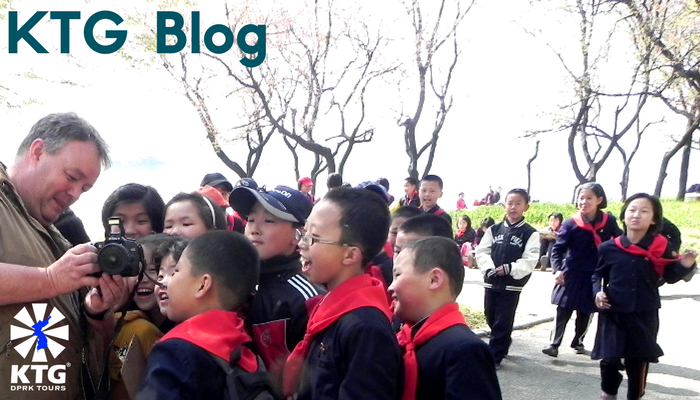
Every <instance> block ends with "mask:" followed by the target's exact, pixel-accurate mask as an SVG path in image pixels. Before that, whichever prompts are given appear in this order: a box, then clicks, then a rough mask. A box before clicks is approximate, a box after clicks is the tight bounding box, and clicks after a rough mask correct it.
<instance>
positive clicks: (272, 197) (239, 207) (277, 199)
mask: <svg viewBox="0 0 700 400" xmlns="http://www.w3.org/2000/svg"><path fill="white" fill-rule="evenodd" d="M256 202H258V203H260V204H261V205H262V206H263V208H265V210H266V211H267V212H269V213H270V214H272V215H274V216H275V217H277V218H279V219H281V220H284V221H289V222H295V223H299V224H304V223H306V218H308V216H309V214H311V209H312V208H313V206H314V205H313V203H311V200H310V199H309V196H307V195H305V194H304V193H302V192H300V191H298V190H296V189H292V188H290V187H288V186H277V187H275V188H274V189H272V190H265V189H259V190H255V189H251V188H248V187H245V186H239V187H237V188H235V189H233V192H231V195H230V196H229V203H231V207H233V209H234V210H236V211H238V212H239V213H240V214H241V215H243V216H247V215H248V214H249V213H250V210H252V209H253V206H254V205H255V203H256Z"/></svg>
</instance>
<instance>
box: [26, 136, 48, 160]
mask: <svg viewBox="0 0 700 400" xmlns="http://www.w3.org/2000/svg"><path fill="white" fill-rule="evenodd" d="M44 153H45V152H44V140H43V139H34V141H33V142H32V144H30V145H29V150H28V151H27V155H28V156H29V159H30V160H32V161H38V160H39V158H41V156H42V155H43V154H44Z"/></svg>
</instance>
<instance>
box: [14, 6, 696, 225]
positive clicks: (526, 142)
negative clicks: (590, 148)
mask: <svg viewBox="0 0 700 400" xmlns="http://www.w3.org/2000/svg"><path fill="white" fill-rule="evenodd" d="M132 3H133V4H138V2H137V1H132ZM527 3H528V2H523V1H521V0H508V1H501V2H493V1H482V2H480V3H479V4H477V6H476V7H475V8H474V9H473V10H472V11H471V13H470V14H469V15H468V16H467V18H466V20H465V22H464V25H463V27H462V30H461V31H460V46H462V47H461V49H462V55H461V57H460V60H459V64H458V65H457V77H456V78H455V82H454V91H453V95H454V106H453V109H452V111H451V113H450V114H449V115H448V117H447V121H446V123H445V126H444V128H443V131H442V133H441V136H440V139H439V144H438V149H437V154H436V159H435V162H434V165H433V168H432V170H431V173H435V174H438V175H440V176H441V177H442V178H443V180H444V181H445V189H444V195H443V198H442V199H441V201H440V202H439V203H440V204H441V205H442V206H443V208H446V209H453V208H454V206H455V202H456V199H457V194H458V193H459V192H464V193H465V199H466V200H467V202H468V203H470V202H471V201H473V200H474V199H477V198H481V197H483V196H484V194H485V193H486V192H487V190H488V187H489V185H492V186H493V187H494V188H495V187H497V186H501V187H503V188H504V190H505V191H507V190H509V189H511V188H514V187H525V186H526V185H527V180H526V179H527V176H526V169H525V167H526V163H527V160H528V159H529V158H530V157H532V155H533V154H534V148H535V143H534V140H532V139H521V138H519V137H521V136H522V135H523V134H524V133H525V132H526V131H528V130H533V129H542V128H543V127H544V128H547V127H550V126H551V117H549V114H550V113H552V112H554V111H556V110H557V104H558V103H560V102H561V99H562V96H563V93H564V91H565V88H566V85H565V84H566V78H565V73H564V70H563V69H562V68H561V65H560V64H558V61H557V59H556V58H555V57H554V55H553V54H552V52H551V50H549V49H548V48H547V47H546V46H545V45H544V43H543V41H542V40H538V39H536V38H534V37H533V36H531V35H529V34H527V33H526V32H525V30H524V29H523V27H524V26H527V27H528V29H531V30H532V29H535V30H541V31H543V32H548V34H549V35H550V36H549V37H556V38H557V39H558V40H560V42H557V43H565V42H564V40H563V39H561V38H560V36H563V34H564V33H565V32H564V31H561V32H560V30H561V29H562V28H561V24H558V23H553V22H552V21H548V20H547V18H544V17H542V16H538V15H537V14H536V13H533V12H532V11H528V10H527V8H526V5H527ZM105 4H109V3H106V2H104V1H102V2H101V1H93V2H90V3H89V4H86V3H85V2H81V1H65V2H56V1H50V2H49V1H17V2H15V9H16V10H19V11H20V13H22V14H21V15H22V17H21V18H25V19H26V18H28V15H31V13H33V12H34V11H38V10H59V9H64V10H81V12H82V18H83V20H84V19H87V18H88V16H89V15H91V14H92V13H94V12H95V11H96V10H100V9H110V7H108V6H105ZM272 4H273V6H274V2H273V3H272ZM61 7H62V8H61ZM25 13H26V14H25ZM45 18H47V17H45ZM58 30H59V27H58V24H56V23H54V24H51V23H48V22H47V21H46V20H42V21H41V22H40V23H39V24H37V26H36V27H35V28H34V29H33V30H32V32H35V33H36V34H35V36H36V37H37V39H38V40H39V41H40V42H41V43H42V44H45V47H47V48H48V47H49V46H54V47H55V48H57V47H58V44H59V42H58V34H57V32H58ZM6 32H7V21H6V20H5V21H0V76H3V77H5V78H6V79H8V82H9V83H11V85H9V87H10V88H11V89H12V90H14V91H15V92H17V97H18V98H25V99H26V98H34V99H36V100H37V101H38V103H37V104H31V105H25V106H22V107H19V108H0V126H2V131H1V132H2V133H0V160H1V161H3V162H4V163H5V164H10V163H11V162H12V159H13V158H14V153H15V151H16V149H17V146H18V144H19V143H20V141H21V140H22V138H23V137H24V136H25V135H26V134H27V133H28V131H29V129H30V127H31V126H32V125H33V124H34V123H35V122H36V121H37V120H38V119H40V118H41V117H43V116H44V115H46V114H48V113H51V112H67V111H74V112H76V113H78V114H79V115H80V116H82V117H84V118H85V119H86V120H88V121H89V122H90V123H92V124H93V125H94V126H95V127H96V128H97V129H98V131H100V132H101V134H102V135H103V136H104V138H105V139H106V141H107V142H108V143H109V145H110V147H111V152H112V157H113V159H114V161H115V162H114V166H113V167H112V168H110V169H108V170H106V171H104V172H103V173H102V175H101V177H100V179H98V181H97V183H96V185H95V186H94V188H93V189H92V190H90V191H89V192H87V193H86V194H84V195H83V196H82V197H81V199H80V200H79V201H78V202H77V203H76V204H75V205H74V206H73V207H72V208H73V209H74V211H75V212H76V214H77V215H78V216H79V217H81V218H82V219H83V222H84V223H85V225H86V228H87V230H88V233H89V234H90V235H91V236H92V237H99V236H100V235H101V234H102V232H101V231H102V228H101V223H100V221H99V216H100V210H101V206H102V203H103V202H104V200H105V199H106V197H107V196H108V195H109V193H110V192H111V191H113V190H114V189H116V188H117V187H118V186H119V185H122V184H124V183H128V182H138V183H142V184H147V185H152V186H154V187H155V188H156V189H158V191H159V192H160V194H161V195H162V197H163V199H164V200H165V201H166V202H167V201H168V200H169V199H170V198H171V197H172V196H173V195H175V194H176V193H177V192H180V191H191V190H194V189H195V188H197V187H198V185H199V182H200V180H201V178H202V177H203V176H204V174H206V173H209V172H215V171H218V172H222V173H224V174H225V175H226V176H227V177H228V178H229V180H230V181H232V182H235V181H236V180H237V179H238V177H237V176H236V175H235V174H234V173H233V171H230V170H227V168H226V166H225V165H224V164H223V163H222V162H221V161H220V160H218V159H217V158H216V156H215V155H214V153H213V151H212V148H211V145H210V144H209V142H208V141H207V140H206V136H205V131H204V129H203V127H202V125H201V122H200V121H199V118H198V115H197V113H196V112H195V110H194V108H193V107H192V106H191V105H190V104H189V103H188V101H187V100H186V98H185V97H184V96H182V95H181V94H180V93H179V92H178V91H177V89H178V88H177V85H176V83H174V81H173V80H172V79H171V78H170V77H169V76H168V75H167V74H165V73H164V72H162V71H157V70H155V71H143V70H137V69H134V68H131V67H130V66H128V65H127V64H125V63H124V62H122V61H120V60H118V59H116V58H115V57H111V56H104V55H99V54H96V53H94V52H92V51H89V49H87V46H86V45H85V43H84V40H83V38H82V29H80V26H79V24H78V23H75V26H74V27H73V29H72V30H71V49H72V50H71V56H67V55H61V54H59V53H58V51H53V52H51V53H50V54H34V52H33V51H32V50H31V49H30V48H29V47H28V46H26V45H23V44H20V48H19V52H18V54H9V52H8V51H7V40H8V39H7V35H6V34H5V33H6ZM560 33H561V34H560ZM562 46H564V45H562ZM565 50H566V48H565ZM76 64H78V65H80V67H79V68H75V67H74V66H75V65H76ZM27 71H33V72H34V73H35V74H37V75H38V76H40V77H41V78H42V79H19V78H17V77H16V74H22V73H25V72H27ZM65 82H74V83H78V84H67V83H65ZM0 84H1V85H2V86H5V84H4V83H0ZM374 101H376V102H377V104H378V107H379V106H385V103H386V102H390V101H393V100H392V99H386V100H385V99H382V98H381V95H375V98H374ZM376 124H377V129H376V133H375V141H374V142H373V143H371V144H368V145H359V146H357V147H356V148H355V150H354V152H353V155H352V156H351V158H350V161H349V163H348V165H347V167H346V171H345V177H344V178H345V180H346V181H348V182H350V183H352V184H357V183H359V182H361V181H365V180H373V179H377V178H379V177H386V178H388V179H389V181H390V183H391V189H390V193H392V194H393V195H394V196H396V197H397V198H398V197H399V196H401V195H402V185H403V179H404V178H405V177H406V176H407V165H408V157H407V156H406V155H405V153H404V149H403V137H402V130H401V128H400V127H398V126H397V124H396V122H395V117H394V116H391V115H388V114H387V115H384V116H382V117H381V118H379V119H378V120H377V122H376ZM682 127H683V121H682V120H680V121H679V120H678V119H674V118H673V117H670V118H667V122H666V123H665V124H663V125H660V126H659V127H657V128H656V129H659V130H662V131H664V132H667V133H668V132H678V131H679V130H680V129H682ZM671 146H672V144H671V143H670V142H669V141H668V140H667V139H664V135H663V134H657V135H656V136H655V138H653V140H648V141H647V142H643V144H642V148H641V149H640V152H639V154H638V155H637V156H636V157H637V159H636V162H635V163H633V170H632V180H631V182H630V194H631V193H634V192H637V191H649V192H651V191H653V188H654V185H655V183H656V175H657V173H658V172H657V171H658V166H659V164H660V160H661V156H662V155H663V152H664V151H665V150H666V149H668V148H670V147H671ZM243 150H245V145H244V144H241V143H234V144H233V145H232V146H230V147H228V148H227V151H230V152H231V154H234V155H235V154H238V155H241V154H243ZM694 162H697V156H695V155H694V156H693V158H692V159H691V167H692V165H694V164H693V163H694ZM609 163H610V164H609V165H607V166H605V167H604V168H603V170H602V171H601V172H600V173H599V179H598V181H599V182H601V183H602V184H603V186H604V187H605V188H606V191H607V193H608V196H609V197H610V198H612V199H616V198H619V196H620V191H619V183H618V182H619V180H620V176H621V164H620V162H619V156H612V157H611V160H610V162H609ZM678 165H679V161H678V160H677V159H676V160H674V161H673V162H672V163H671V165H670V166H669V169H668V172H669V177H668V178H667V180H666V184H665V186H664V193H663V195H665V196H673V195H675V192H676V191H677V185H678V183H677V177H678V168H679V166H678ZM291 166H292V162H291V157H290V156H289V154H288V153H287V151H286V150H285V149H284V148H283V146H282V145H280V144H277V145H275V146H272V147H271V148H270V149H269V150H266V153H265V154H264V155H263V158H262V160H261V164H260V166H259V167H258V170H257V171H256V173H255V176H254V178H255V179H256V180H257V181H258V182H259V183H261V184H266V185H267V186H268V187H271V186H275V185H277V184H285V185H288V186H295V175H294V171H293V169H292V167H291ZM304 168H310V164H309V162H308V160H302V174H304ZM695 170H697V169H695ZM307 172H308V170H307ZM532 176H533V182H532V190H531V194H532V197H533V199H536V200H539V201H551V202H560V203H562V202H567V201H569V200H570V199H571V195H572V191H573V189H574V186H575V184H576V181H575V178H574V174H573V172H571V166H570V163H569V160H568V156H567V154H566V147H565V134H549V135H546V136H544V137H542V138H541V143H540V151H539V157H538V158H537V159H536V160H535V162H534V163H533V166H532ZM325 179H326V175H325V174H322V175H320V176H319V181H318V182H317V186H318V188H317V192H318V193H319V194H322V193H323V192H325V190H326V188H325ZM697 180H700V176H698V174H697V173H695V171H694V169H693V168H691V171H690V179H689V182H688V184H692V183H694V182H695V181H697Z"/></svg>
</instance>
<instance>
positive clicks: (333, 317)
mask: <svg viewBox="0 0 700 400" xmlns="http://www.w3.org/2000/svg"><path fill="white" fill-rule="evenodd" d="M328 183H329V189H330V186H331V184H332V190H329V191H328V192H327V194H325V195H324V196H323V197H322V198H319V199H318V200H316V199H315V198H314V197H313V195H312V193H311V189H312V188H313V185H314V182H313V181H312V180H311V179H310V178H302V179H299V181H298V189H293V188H291V187H288V186H276V187H275V188H274V189H271V190H267V189H266V188H265V187H259V186H258V184H257V183H256V182H255V181H254V180H252V179H250V178H244V179H242V180H240V181H239V182H238V183H236V184H235V185H233V184H231V183H230V182H229V181H228V180H227V179H226V178H225V177H224V176H223V175H221V174H218V173H215V174H207V175H206V176H205V178H204V179H203V180H202V187H200V188H199V189H197V190H195V191H192V192H183V193H179V194H177V195H175V196H174V197H173V198H172V199H170V200H169V201H168V202H167V203H164V201H163V199H162V198H161V197H160V196H159V195H158V193H157V191H156V190H155V189H154V188H152V187H150V186H143V185H140V184H136V183H131V184H127V185H124V186H121V187H119V188H118V189H116V190H115V191H114V192H113V193H112V194H111V195H110V196H109V197H108V198H107V200H106V201H105V203H104V207H103V211H102V220H103V224H104V227H105V230H106V233H109V232H110V231H109V230H110V229H113V227H112V226H111V225H110V224H109V222H108V221H109V219H110V218H111V217H119V220H120V228H121V230H122V234H123V235H124V236H126V237H127V238H129V239H133V240H137V241H138V243H139V245H140V246H141V248H142V249H143V258H144V260H143V271H142V272H141V273H140V274H139V275H138V276H135V277H130V278H128V282H129V288H130V289H131V294H132V299H131V300H129V301H127V302H126V304H125V305H124V307H122V310H120V311H121V312H120V313H117V314H116V316H115V335H114V339H113V340H112V342H111V344H110V346H109V350H110V354H109V358H108V359H109V373H108V376H109V378H110V379H108V381H109V382H106V383H105V382H96V383H93V389H94V390H95V392H98V391H105V390H107V391H108V392H109V393H110V398H112V399H132V398H136V399H159V398H162V399H166V398H167V399H179V398H182V399H184V398H187V399H212V398H223V397H224V395H225V393H227V392H226V391H227V390H229V389H230V388H227V377H228V376H227V370H226V369H225V368H222V367H221V363H222V362H223V363H224V364H225V365H228V366H234V367H236V368H239V370H240V371H242V373H244V374H256V373H258V374H259V373H260V371H265V373H266V374H267V375H266V376H267V378H269V379H268V380H266V382H267V383H268V384H269V385H268V386H269V391H270V395H271V396H273V397H274V398H296V399H300V400H304V399H341V398H342V399H399V398H402V399H500V398H501V390H500V386H499V383H498V377H497V373H496V371H497V370H498V369H499V368H500V367H501V363H502V361H503V359H504V358H505V357H506V356H507V355H508V351H509V348H510V345H511V342H512V339H511V333H512V330H513V324H514V319H515V313H516V309H517V306H518V301H519V297H520V293H521V291H522V290H523V288H524V287H525V285H526V284H527V282H528V280H529V278H530V276H531V273H532V271H533V270H534V269H535V268H536V266H537V265H540V266H541V269H542V270H545V269H546V268H547V266H549V265H551V268H552V272H553V274H554V289H553V292H552V302H553V303H554V304H556V305H557V311H556V317H555V323H554V327H553V330H552V340H551V343H550V345H549V346H548V347H546V348H545V349H543V350H542V351H543V353H545V354H547V355H549V356H552V357H557V355H558V351H559V350H558V349H559V346H560V345H561V342H562V339H563V335H564V329H565V327H566V324H567V322H568V320H569V319H570V317H571V315H572V313H573V311H576V313H577V317H576V326H575V334H574V339H573V341H572V343H571V347H572V348H573V349H574V350H575V351H576V352H578V353H581V354H583V353H585V350H584V348H583V339H584V337H585V334H586V332H587V329H588V326H589V324H590V321H591V316H592V314H593V313H594V312H597V311H599V312H600V314H599V315H600V317H599V319H598V324H599V326H598V331H597V336H596V341H595V347H594V349H593V352H592V357H593V358H594V359H600V360H601V362H600V370H601V388H602V391H603V394H602V395H601V398H604V399H607V398H615V397H614V396H616V395H617V390H618V387H619V385H620V382H621V380H622V376H621V375H620V373H619V371H620V370H622V369H623V368H624V369H626V370H627V374H628V376H629V378H630V384H629V385H628V387H629V389H628V391H629V393H630V396H636V397H633V398H638V397H640V396H641V395H642V394H643V392H644V379H645V376H646V375H645V371H646V368H648V363H649V362H656V361H657V359H658V357H659V356H660V355H662V352H661V349H660V348H659V346H658V344H656V333H657V331H658V308H659V305H660V300H659V295H658V290H657V286H656V285H657V282H668V283H673V282H676V281H678V280H680V279H682V278H686V279H687V278H688V276H689V273H688V271H689V269H690V268H692V267H694V266H695V254H694V253H692V252H686V253H684V254H682V255H678V254H677V253H678V252H679V250H678V248H676V247H675V245H674V244H671V245H668V244H667V240H666V237H667V236H664V235H660V234H658V233H660V232H661V228H662V227H663V226H665V224H664V222H663V221H664V219H663V216H662V210H661V205H660V203H659V202H658V199H656V198H654V197H652V196H649V195H644V194H638V195H634V196H632V197H630V198H629V199H628V200H627V202H626V203H625V205H624V207H623V209H622V213H621V216H620V219H621V220H622V223H623V227H624V229H625V230H624V231H622V230H621V229H620V228H619V227H618V226H617V222H616V219H615V217H614V216H612V215H611V214H609V213H606V212H604V211H603V210H604V209H605V207H606V203H607V200H606V197H605V193H604V191H603V189H602V187H601V186H600V185H598V184H596V183H590V184H585V185H583V186H581V187H580V188H579V191H578V197H577V198H578V203H577V205H578V209H579V212H578V213H577V214H575V215H574V216H572V217H571V218H568V219H566V220H564V218H563V216H562V214H560V213H552V214H551V215H550V216H549V223H550V225H549V227H548V229H546V230H544V231H537V230H536V229H535V228H533V227H532V226H531V225H529V224H528V223H527V222H526V221H525V217H524V214H525V212H526V211H527V210H528V208H529V203H530V197H529V194H528V193H527V192H526V191H525V190H523V189H512V190H510V191H508V192H507V194H506V195H505V197H504V198H503V205H504V210H503V211H504V215H495V216H494V217H496V219H494V218H491V217H487V218H484V219H483V220H482V221H480V222H479V225H478V226H477V227H476V229H475V228H473V227H472V221H471V219H470V217H469V216H468V215H466V214H463V212H462V214H463V215H460V218H459V220H458V222H457V226H456V228H457V229H456V230H455V229H454V228H455V227H453V224H452V218H451V216H450V214H449V213H448V212H446V211H445V210H444V209H442V208H441V207H440V206H439V205H438V200H439V199H440V198H441V197H442V194H443V181H442V179H440V177H439V176H437V175H426V176H424V177H423V179H421V180H420V181H418V180H416V179H414V178H407V179H406V180H405V184H404V191H405V195H404V196H402V197H401V198H399V199H398V206H397V207H396V208H395V209H394V210H393V211H391V212H390V209H389V206H390V204H391V203H392V201H393V197H391V196H390V195H389V194H388V182H383V181H382V182H370V181H366V182H362V183H361V184H359V185H357V186H356V187H355V188H349V187H348V186H350V185H348V184H347V183H343V181H342V177H341V176H340V175H338V174H334V175H332V176H329V181H328ZM490 193H492V196H490V197H489V202H491V201H492V200H493V198H494V197H498V198H499V199H498V200H500V188H498V190H497V191H495V192H494V191H491V192H490ZM460 200H462V201H461V203H459V204H458V209H459V208H462V209H463V208H465V204H464V201H463V196H460ZM498 200H497V201H498ZM234 212H235V213H234ZM236 231H237V232H236ZM238 232H241V233H243V234H240V233H238ZM668 237H669V238H670V237H671V236H668ZM610 239H614V240H610ZM673 240H675V239H673ZM673 243H675V242H673ZM678 247H680V243H679V244H678ZM633 264H634V265H633ZM465 266H468V267H472V268H477V267H478V268H479V270H480V271H481V273H482V275H483V280H484V288H485V294H484V313H485V316H486V321H487V324H488V326H489V328H490V338H489V340H488V343H487V342H484V341H482V340H481V339H479V338H478V337H477V336H476V335H475V334H474V332H472V331H471V329H470V328H469V327H468V321H465V317H464V316H463V315H462V313H461V312H460V311H459V307H458V305H457V303H456V298H457V296H458V295H459V294H460V292H461V290H462V286H463V282H464V277H465V270H464V267H465ZM633 289H634V290H637V292H638V293H639V294H638V295H637V296H636V297H634V296H633V298H630V296H624V295H622V293H624V292H625V291H631V290H633ZM632 331H634V332H641V333H642V335H641V336H639V337H637V336H635V337H634V338H632V337H631V336H630V335H629V333H630V332H632ZM136 352H138V353H139V354H135V353H136ZM130 357H132V358H133V357H136V358H139V357H140V358H141V359H144V360H146V361H145V367H143V366H142V368H143V370H142V371H139V370H138V368H137V367H134V366H133V365H127V364H129V363H128V362H127V360H128V359H129V358H130ZM132 364H133V363H132ZM134 369H135V370H134ZM134 373H136V376H137V378H136V382H135V381H134V379H135V378H134ZM631 398H632V397H631Z"/></svg>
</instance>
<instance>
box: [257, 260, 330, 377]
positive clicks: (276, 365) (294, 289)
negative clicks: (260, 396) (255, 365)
mask: <svg viewBox="0 0 700 400" xmlns="http://www.w3.org/2000/svg"><path fill="white" fill-rule="evenodd" d="M299 258H300V255H299V253H294V254H292V255H291V256H277V257H273V258H271V259H269V260H264V261H262V262H261V263H260V283H259V284H258V291H257V292H256V294H255V297H253V303H252V306H251V309H250V312H249V314H248V317H247V321H246V322H247V323H248V324H249V325H250V327H251V330H252V334H251V336H252V337H253V341H254V342H255V344H256V346H257V349H258V352H259V353H260V357H261V358H262V359H263V361H264V362H265V367H266V368H267V370H268V371H270V372H271V373H272V375H273V376H275V378H279V376H278V374H279V373H281V368H282V366H283V365H284V360H286V358H287V356H289V353H290V352H291V351H292V350H294V347H295V346H296V345H297V343H299V342H300V341H301V340H302V339H303V338H304V333H305V332H306V324H307V323H308V322H309V310H307V304H306V302H307V300H309V299H311V298H313V297H315V296H318V295H319V294H322V293H325V292H326V291H325V290H324V289H323V288H321V287H318V286H315V285H313V284H311V283H309V282H308V281H307V280H306V278H305V277H304V276H302V275H301V264H300V262H299Z"/></svg>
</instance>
